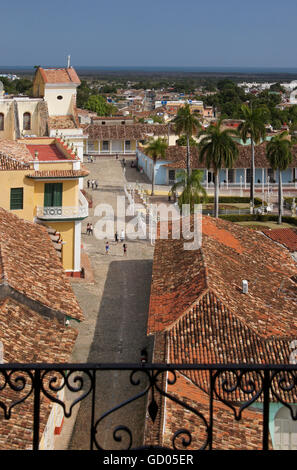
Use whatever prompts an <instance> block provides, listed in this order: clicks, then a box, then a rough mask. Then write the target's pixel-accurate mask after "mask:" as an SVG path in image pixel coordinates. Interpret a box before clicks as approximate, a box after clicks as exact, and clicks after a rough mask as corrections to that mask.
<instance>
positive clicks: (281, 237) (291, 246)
mask: <svg viewBox="0 0 297 470" xmlns="http://www.w3.org/2000/svg"><path fill="white" fill-rule="evenodd" d="M262 232H263V233H264V234H265V235H266V236H267V237H269V238H271V240H273V241H275V242H278V243H280V244H281V245H284V246H285V247H286V248H287V249H288V250H289V251H297V229H294V228H278V229H277V228H276V229H271V230H268V229H267V230H262Z"/></svg>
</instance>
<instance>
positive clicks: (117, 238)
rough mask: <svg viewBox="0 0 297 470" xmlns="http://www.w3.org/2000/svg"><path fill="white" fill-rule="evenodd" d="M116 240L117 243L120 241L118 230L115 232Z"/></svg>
mask: <svg viewBox="0 0 297 470" xmlns="http://www.w3.org/2000/svg"><path fill="white" fill-rule="evenodd" d="M114 241H115V242H116V243H118V241H119V236H118V232H116V233H115V234H114Z"/></svg>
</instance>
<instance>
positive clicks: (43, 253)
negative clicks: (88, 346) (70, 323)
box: [0, 208, 83, 320]
mask: <svg viewBox="0 0 297 470" xmlns="http://www.w3.org/2000/svg"><path fill="white" fill-rule="evenodd" d="M0 274H1V281H0V286H1V284H3V283H7V284H8V285H9V286H10V287H12V288H13V289H15V290H16V291H17V292H19V293H21V294H23V295H25V296H26V297H27V298H29V299H31V300H33V301H36V302H38V303H40V304H42V305H44V306H46V307H48V308H50V309H52V310H53V311H57V312H61V313H62V314H63V315H65V316H69V317H71V318H74V319H77V320H83V314H82V311H81V309H80V307H79V305H78V302H77V300H76V297H75V295H74V293H73V291H72V288H71V285H70V283H69V281H68V279H67V277H66V275H65V273H64V270H63V266H62V264H61V261H60V260H59V258H58V257H57V254H56V250H55V248H54V247H53V245H52V242H51V239H50V237H49V235H48V233H47V230H46V228H45V227H43V226H42V225H38V224H34V223H32V222H28V221H25V220H23V219H20V218H19V217H17V216H16V215H14V214H12V213H10V212H7V211H5V210H4V209H2V208H0Z"/></svg>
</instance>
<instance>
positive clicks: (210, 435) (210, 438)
mask: <svg viewBox="0 0 297 470" xmlns="http://www.w3.org/2000/svg"><path fill="white" fill-rule="evenodd" d="M209 383H210V389H209V428H208V442H209V450H212V439H213V389H214V374H213V373H212V370H210V371H209Z"/></svg>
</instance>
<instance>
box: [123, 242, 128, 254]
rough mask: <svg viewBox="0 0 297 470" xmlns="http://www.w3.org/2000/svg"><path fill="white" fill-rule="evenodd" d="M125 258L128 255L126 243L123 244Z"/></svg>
mask: <svg viewBox="0 0 297 470" xmlns="http://www.w3.org/2000/svg"><path fill="white" fill-rule="evenodd" d="M123 250H124V256H126V255H127V245H126V243H124V244H123Z"/></svg>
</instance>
